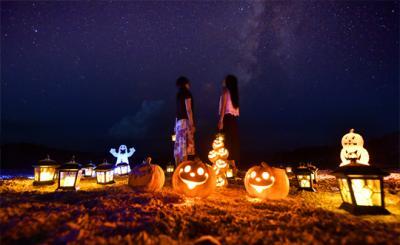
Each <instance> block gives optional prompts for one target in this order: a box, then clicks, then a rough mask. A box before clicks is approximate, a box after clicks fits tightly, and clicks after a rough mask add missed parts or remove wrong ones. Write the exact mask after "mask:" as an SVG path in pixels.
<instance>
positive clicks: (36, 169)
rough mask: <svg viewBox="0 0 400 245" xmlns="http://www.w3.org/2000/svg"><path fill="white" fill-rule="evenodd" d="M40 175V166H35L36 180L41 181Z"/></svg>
mask: <svg viewBox="0 0 400 245" xmlns="http://www.w3.org/2000/svg"><path fill="white" fill-rule="evenodd" d="M39 176H40V168H39V167H36V168H35V181H39V178H40V177H39Z"/></svg>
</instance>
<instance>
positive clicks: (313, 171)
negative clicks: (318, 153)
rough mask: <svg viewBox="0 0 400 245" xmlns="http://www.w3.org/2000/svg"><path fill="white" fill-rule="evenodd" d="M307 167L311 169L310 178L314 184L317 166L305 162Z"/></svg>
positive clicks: (316, 176)
mask: <svg viewBox="0 0 400 245" xmlns="http://www.w3.org/2000/svg"><path fill="white" fill-rule="evenodd" d="M307 168H308V169H310V170H311V172H312V173H311V179H312V180H313V183H314V184H316V183H317V178H318V168H317V167H316V166H314V165H313V164H311V163H307Z"/></svg>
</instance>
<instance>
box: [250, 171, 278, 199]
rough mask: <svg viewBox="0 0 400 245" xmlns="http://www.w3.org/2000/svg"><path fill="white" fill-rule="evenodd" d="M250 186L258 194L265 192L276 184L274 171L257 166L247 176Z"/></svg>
mask: <svg viewBox="0 0 400 245" xmlns="http://www.w3.org/2000/svg"><path fill="white" fill-rule="evenodd" d="M246 178H248V181H249V185H250V186H251V187H252V188H253V189H254V190H255V191H256V192H258V193H261V192H263V191H265V190H266V189H268V188H270V187H271V186H272V185H273V184H274V183H275V177H274V176H272V171H271V169H270V168H269V167H266V166H256V167H253V168H252V169H250V171H249V172H248V173H247V174H246Z"/></svg>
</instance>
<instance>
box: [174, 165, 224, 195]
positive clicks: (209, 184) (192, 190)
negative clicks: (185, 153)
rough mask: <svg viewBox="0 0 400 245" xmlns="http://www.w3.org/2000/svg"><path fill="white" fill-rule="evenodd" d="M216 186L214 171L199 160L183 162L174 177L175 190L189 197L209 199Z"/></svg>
mask: <svg viewBox="0 0 400 245" xmlns="http://www.w3.org/2000/svg"><path fill="white" fill-rule="evenodd" d="M215 184H216V177H215V173H214V170H213V169H212V168H211V167H210V166H208V165H207V164H205V163H203V162H202V161H200V160H198V159H196V160H195V161H184V162H182V163H181V164H179V165H178V167H177V168H176V171H175V172H174V175H173V176H172V186H173V189H174V190H175V191H176V192H178V193H181V194H184V195H185V196H188V197H207V196H208V195H210V194H211V193H212V192H213V191H214V189H215Z"/></svg>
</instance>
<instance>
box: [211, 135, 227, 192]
mask: <svg viewBox="0 0 400 245" xmlns="http://www.w3.org/2000/svg"><path fill="white" fill-rule="evenodd" d="M212 148H213V149H212V150H211V151H210V152H209V153H208V159H209V160H210V161H211V162H212V163H213V169H214V170H215V174H216V177H217V182H216V184H217V186H226V185H227V184H228V181H227V179H226V173H227V171H228V170H229V164H228V162H227V159H228V156H229V152H228V150H227V149H226V148H225V147H224V136H223V135H222V134H217V136H216V138H215V140H214V141H213V143H212Z"/></svg>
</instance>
